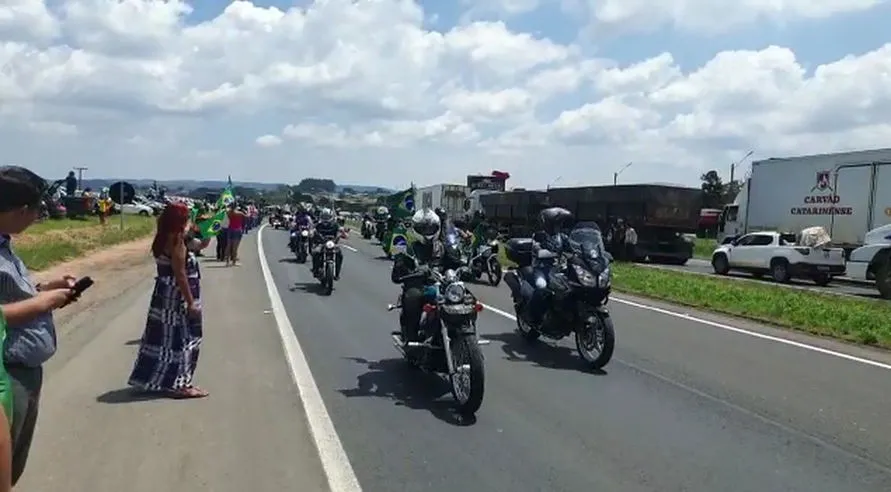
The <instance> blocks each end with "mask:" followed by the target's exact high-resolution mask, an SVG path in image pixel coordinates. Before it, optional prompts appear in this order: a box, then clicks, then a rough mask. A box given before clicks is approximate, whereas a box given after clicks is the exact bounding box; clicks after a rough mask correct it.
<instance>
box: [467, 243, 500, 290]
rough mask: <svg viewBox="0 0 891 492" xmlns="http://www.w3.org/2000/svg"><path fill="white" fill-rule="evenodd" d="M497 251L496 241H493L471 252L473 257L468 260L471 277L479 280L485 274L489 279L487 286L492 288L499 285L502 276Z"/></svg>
mask: <svg viewBox="0 0 891 492" xmlns="http://www.w3.org/2000/svg"><path fill="white" fill-rule="evenodd" d="M498 249H499V245H498V241H497V240H495V239H493V240H491V241H489V242H487V243H486V244H483V245H480V246H479V248H477V250H476V251H474V252H472V254H473V255H474V256H472V257H471V258H470V262H469V263H470V264H469V266H470V271H471V273H472V274H473V277H474V278H475V279H476V280H479V279H480V278H482V276H483V275H484V274H485V275H486V276H487V277H488V279H489V284H491V285H492V286H494V287H497V286H498V284H500V283H501V277H502V274H503V267H502V266H501V261H499V260H498Z"/></svg>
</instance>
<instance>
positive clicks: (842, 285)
mask: <svg viewBox="0 0 891 492" xmlns="http://www.w3.org/2000/svg"><path fill="white" fill-rule="evenodd" d="M653 267H654V268H667V269H669V270H680V271H685V272H695V273H703V274H708V275H715V273H714V272H715V271H714V269H712V264H711V262H710V261H708V260H701V259H699V258H691V259H690V261H688V262H687V264H686V265H683V266H674V265H654V266H653ZM728 276H729V277H730V278H740V279H749V280H752V281H756V279H755V278H754V277H753V276H751V275H749V274H748V273H743V272H735V271H734V272H730V275H728ZM758 281H761V282H767V283H771V284H773V285H780V286H783V287H789V288H799V289H807V290H814V291H817V292H824V293H831V294H847V295H852V296H859V297H867V298H870V299H881V297H880V296H879V292H878V291H877V290H876V288H875V287H874V286H872V285H869V284H865V283H856V282H853V281H847V282H845V281H835V282H833V283H831V284H829V285H827V286H826V287H819V286H817V285H815V284H814V283H813V282H809V281H807V280H799V279H793V280H792V281H791V282H790V283H788V284H777V283H775V282H773V280H771V279H770V278H769V276H765V277H764V278H763V279H762V280H758Z"/></svg>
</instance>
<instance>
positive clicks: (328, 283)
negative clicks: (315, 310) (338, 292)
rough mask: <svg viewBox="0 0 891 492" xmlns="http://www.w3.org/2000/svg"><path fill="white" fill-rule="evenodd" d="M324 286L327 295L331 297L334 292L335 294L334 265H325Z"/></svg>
mask: <svg viewBox="0 0 891 492" xmlns="http://www.w3.org/2000/svg"><path fill="white" fill-rule="evenodd" d="M322 286H323V287H324V290H325V295H326V296H330V295H331V293H332V292H334V265H332V264H330V263H327V264H325V275H323V276H322Z"/></svg>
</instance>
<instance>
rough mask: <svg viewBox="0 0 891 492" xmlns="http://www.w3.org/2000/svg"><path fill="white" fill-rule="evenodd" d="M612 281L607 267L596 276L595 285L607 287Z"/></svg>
mask: <svg viewBox="0 0 891 492" xmlns="http://www.w3.org/2000/svg"><path fill="white" fill-rule="evenodd" d="M611 283H612V272H610V270H609V268H606V269H605V270H603V272H601V273H600V275H598V276H597V285H599V286H600V287H602V288H604V289H605V288H607V287H609V286H610V284H611Z"/></svg>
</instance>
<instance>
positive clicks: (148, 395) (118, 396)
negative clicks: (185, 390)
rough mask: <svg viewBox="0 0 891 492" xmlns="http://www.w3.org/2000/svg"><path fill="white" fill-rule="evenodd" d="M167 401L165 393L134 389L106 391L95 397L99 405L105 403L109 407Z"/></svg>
mask: <svg viewBox="0 0 891 492" xmlns="http://www.w3.org/2000/svg"><path fill="white" fill-rule="evenodd" d="M166 399H169V396H167V395H166V394H165V393H160V392H146V391H140V390H137V389H134V388H121V389H116V390H111V391H106V392H105V393H102V394H101V395H99V396H97V397H96V401H98V402H99V403H107V404H109V405H118V404H121V403H138V402H141V401H155V400H166Z"/></svg>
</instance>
